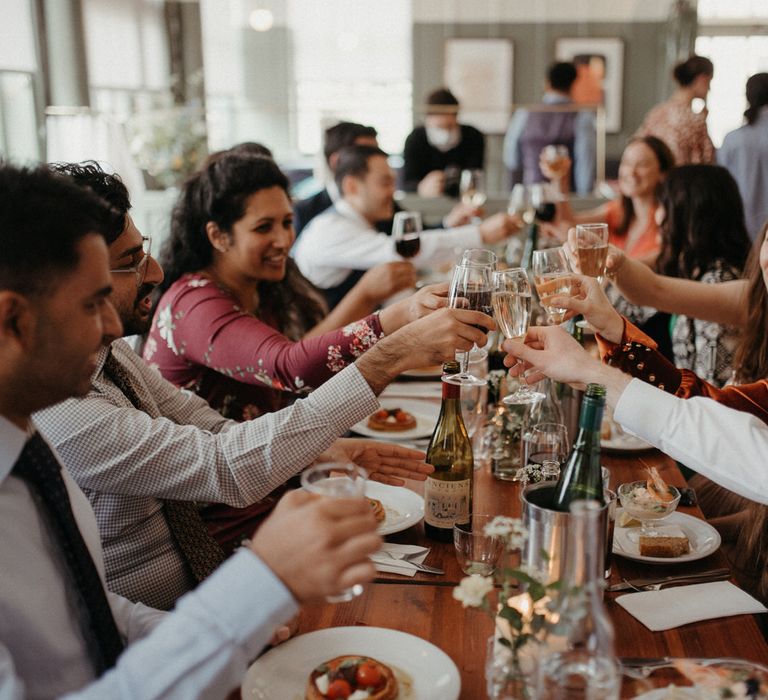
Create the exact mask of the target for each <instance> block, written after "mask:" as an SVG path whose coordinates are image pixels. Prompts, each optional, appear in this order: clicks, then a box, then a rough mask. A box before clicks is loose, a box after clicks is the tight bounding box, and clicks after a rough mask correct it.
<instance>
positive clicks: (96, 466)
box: [35, 340, 379, 609]
mask: <svg viewBox="0 0 768 700" xmlns="http://www.w3.org/2000/svg"><path fill="white" fill-rule="evenodd" d="M112 352H113V354H114V355H115V357H116V358H117V359H118V360H119V361H120V363H121V364H122V365H123V367H125V369H126V371H127V372H128V374H129V375H130V377H131V382H132V386H133V388H134V389H135V391H136V393H137V395H138V397H139V399H140V400H141V404H142V408H143V409H144V411H139V410H137V409H135V408H134V407H133V405H132V404H131V403H130V401H129V400H128V398H127V397H126V396H125V395H124V394H123V393H122V392H121V391H120V390H119V389H118V388H117V387H116V386H115V385H114V384H113V383H112V381H111V380H110V379H109V378H107V377H105V376H104V374H103V372H102V368H103V362H104V359H105V358H106V350H105V351H103V352H102V353H101V355H100V357H99V366H98V368H97V370H96V372H95V374H94V378H93V381H92V389H91V392H90V394H89V395H88V396H87V397H85V398H83V399H70V400H68V401H64V402H63V403H60V404H57V405H56V406H53V407H51V408H48V409H46V410H44V411H41V412H40V413H38V414H37V415H36V416H35V420H36V421H37V423H38V425H40V427H41V429H42V432H43V433H44V434H45V436H46V437H47V438H48V439H49V440H50V441H51V443H52V444H53V445H54V446H55V448H56V451H57V453H58V454H59V456H60V458H61V460H62V463H63V464H64V466H65V467H66V468H67V469H68V470H69V472H70V473H71V474H72V476H73V478H74V479H75V481H76V482H77V484H78V485H79V486H80V488H81V489H83V491H84V492H85V493H86V495H87V496H88V498H89V500H90V501H91V505H92V506H93V509H94V511H95V512H96V518H97V520H98V523H99V529H100V530H101V539H102V544H103V546H104V554H105V561H106V566H107V585H108V588H109V589H110V590H112V591H115V592H116V593H120V594H121V595H124V596H126V597H127V598H129V599H131V600H134V601H141V602H143V603H146V604H148V605H152V606H153V607H156V608H162V609H168V608H170V607H171V606H172V605H173V603H174V601H175V600H176V599H177V598H178V597H179V596H180V595H182V594H183V593H186V592H187V591H188V590H190V589H191V588H192V586H193V585H194V582H193V581H192V580H190V576H189V573H188V571H187V569H186V567H185V565H184V561H183V559H182V556H181V554H180V552H179V550H178V548H177V546H176V544H175V542H174V540H173V537H172V535H171V533H170V531H169V529H168V525H167V523H166V520H165V517H164V515H163V512H162V501H161V499H164V498H170V499H176V500H187V501H201V502H216V503H226V504H228V505H231V506H235V507H244V506H247V505H250V504H251V503H255V502H257V501H259V500H261V499H262V498H264V496H266V495H267V494H269V493H270V492H271V491H273V490H274V489H275V488H276V487H277V486H280V485H281V484H283V483H285V482H286V481H287V480H288V479H289V478H291V477H292V476H294V475H295V474H297V473H298V472H300V471H301V469H303V468H304V467H306V466H307V465H309V464H310V463H311V462H312V461H313V460H314V459H315V458H316V457H317V456H318V455H319V454H320V453H321V452H322V451H323V450H325V449H326V448H327V447H328V446H329V445H330V444H331V443H332V442H333V441H334V440H335V439H336V438H338V437H339V436H340V435H343V434H344V432H346V431H347V430H348V429H349V428H350V427H351V426H352V425H354V424H355V423H357V422H358V421H359V420H362V419H363V418H365V417H366V416H368V415H370V414H371V413H373V412H374V411H375V410H376V409H377V408H378V405H379V404H378V400H377V399H376V396H375V395H374V394H373V392H372V391H371V389H370V387H369V386H368V383H367V382H366V381H365V379H363V377H362V375H361V374H360V372H359V371H358V370H357V367H355V366H354V365H351V366H349V367H347V368H345V369H344V370H342V371H341V372H339V373H338V374H337V375H335V376H333V377H332V378H331V379H329V380H328V381H327V382H325V384H323V385H322V386H321V387H319V388H318V389H316V390H315V391H314V392H313V393H312V394H311V395H310V396H309V397H307V398H305V399H301V400H299V401H296V402H295V403H294V404H293V405H292V406H290V407H289V408H286V409H283V410H282V411H278V412H276V413H270V414H267V415H264V416H261V417H259V418H256V419H254V420H251V421H247V422H244V423H236V422H234V421H228V420H226V419H224V418H223V417H222V416H221V414H219V413H218V412H217V411H215V410H214V409H212V408H211V407H210V406H209V405H208V404H207V403H206V402H205V401H204V400H203V399H201V398H200V397H199V396H196V395H195V394H192V393H191V392H188V391H182V390H179V389H178V388H177V387H175V386H174V385H173V384H171V383H170V382H168V381H166V380H165V379H163V378H162V377H161V376H160V374H159V373H158V372H157V371H155V370H154V369H152V368H151V367H149V365H147V364H146V363H145V362H144V361H143V360H142V359H141V358H140V357H139V356H138V355H136V354H135V353H134V352H133V351H132V350H131V349H130V347H129V346H128V345H127V343H125V341H123V340H117V341H115V342H114V343H113V344H112Z"/></svg>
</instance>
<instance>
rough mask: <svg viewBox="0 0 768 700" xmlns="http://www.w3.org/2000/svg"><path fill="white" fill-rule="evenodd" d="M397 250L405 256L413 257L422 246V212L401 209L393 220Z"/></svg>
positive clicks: (393, 232) (393, 233)
mask: <svg viewBox="0 0 768 700" xmlns="http://www.w3.org/2000/svg"><path fill="white" fill-rule="evenodd" d="M392 238H394V240H395V250H396V251H397V254H398V255H399V256H401V257H403V258H412V257H414V256H416V255H418V254H419V249H420V248H421V214H419V212H417V211H399V212H397V213H396V214H395V218H394V220H393V222H392Z"/></svg>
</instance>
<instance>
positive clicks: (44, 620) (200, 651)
mask: <svg viewBox="0 0 768 700" xmlns="http://www.w3.org/2000/svg"><path fill="white" fill-rule="evenodd" d="M27 437H28V433H27V432H25V431H23V430H20V429H19V428H18V427H16V426H15V425H13V424H12V423H10V422H9V421H8V420H6V419H5V418H3V417H2V416H0V532H2V537H0V698H2V700H21V699H22V698H57V697H61V696H63V695H65V694H67V693H71V694H68V695H66V697H68V698H73V700H74V699H75V698H78V699H82V700H85V699H86V698H93V700H96V699H97V698H98V699H99V700H103V699H104V698H110V700H111V699H113V698H115V699H119V698H136V699H139V698H141V700H154V699H155V698H179V699H182V698H183V699H184V700H186V699H187V698H199V697H223V696H224V695H225V694H226V693H227V692H228V691H229V690H231V689H232V688H233V687H235V686H236V685H237V683H238V682H239V681H240V679H241V677H242V675H243V673H244V672H245V669H246V667H247V664H248V662H249V660H250V659H252V658H254V657H255V656H256V654H258V652H259V650H260V649H261V648H262V647H263V646H264V645H265V644H266V643H267V641H268V640H269V638H270V637H271V635H272V632H273V631H274V628H275V627H276V626H277V625H279V624H281V623H282V622H285V620H287V619H289V618H290V617H291V616H292V615H294V614H295V613H296V611H297V606H296V603H295V601H294V600H293V598H292V596H291V595H290V593H289V591H288V590H287V589H286V588H285V586H284V585H283V584H282V583H281V582H280V581H279V580H278V579H277V577H275V575H274V574H273V573H272V572H271V570H270V569H269V568H268V567H267V566H266V565H265V564H264V563H263V562H262V561H261V560H259V559H258V557H256V555H254V554H253V553H252V552H250V551H249V550H243V551H242V552H239V553H238V554H237V555H235V556H234V557H232V558H231V559H230V560H229V561H228V562H225V563H224V565H222V567H221V568H220V569H219V570H218V571H217V572H216V573H215V574H214V575H213V576H212V577H211V578H209V579H208V580H207V581H206V582H204V583H203V584H202V585H201V586H200V587H199V588H197V590H195V591H194V592H193V593H190V594H188V595H187V596H185V597H184V598H183V599H181V600H180V601H179V604H178V606H177V610H176V612H174V613H172V614H168V613H163V612H160V611H159V610H153V609H151V608H147V607H146V606H144V605H141V604H134V603H131V602H129V601H128V600H126V599H125V598H121V597H120V596H117V595H114V594H112V593H108V599H109V603H110V606H111V608H112V613H113V615H114V617H115V622H116V623H117V627H118V630H119V631H120V634H121V635H122V637H123V639H124V640H125V641H126V642H127V643H128V644H130V646H129V648H128V649H127V650H126V651H125V652H123V654H122V655H121V656H120V659H119V660H118V663H117V665H116V666H115V668H113V669H112V670H110V671H108V672H107V673H105V674H104V675H103V676H102V678H101V679H99V680H96V679H95V678H94V669H93V667H92V665H91V661H90V657H89V655H88V649H87V646H86V643H85V640H84V639H83V636H82V632H81V627H80V623H79V621H78V617H77V615H78V613H77V609H76V604H75V602H74V601H75V597H74V596H75V592H74V588H73V584H72V581H71V579H70V577H69V576H68V575H67V573H66V563H65V561H64V557H63V556H61V554H60V552H59V549H58V546H57V544H56V542H55V539H54V537H53V536H52V534H51V533H50V531H49V529H48V526H47V524H46V521H45V517H44V516H43V515H42V514H41V512H40V511H39V510H38V506H37V504H36V501H35V498H34V497H33V495H32V494H31V493H30V491H29V488H28V487H27V484H26V483H25V482H24V481H23V480H21V479H18V478H16V477H15V476H12V475H11V469H12V468H13V465H14V463H15V462H16V460H17V459H18V456H19V454H20V453H21V451H22V449H23V447H24V443H25V442H26V440H27ZM62 477H63V479H64V483H65V485H66V487H67V491H68V493H69V497H70V501H71V503H72V510H73V513H74V516H75V519H76V520H77V523H78V526H79V528H80V532H81V533H82V535H83V539H84V540H85V543H86V545H87V546H88V549H89V551H90V553H91V556H92V557H93V560H94V563H95V565H96V568H97V570H98V571H99V574H100V575H101V576H102V578H103V577H104V561H103V558H102V554H101V545H100V542H99V531H98V528H97V525H96V519H95V517H94V514H93V511H92V510H91V507H90V505H89V503H88V500H87V499H86V498H85V496H84V495H83V493H82V492H81V491H80V489H79V488H78V487H77V485H76V484H75V483H74V481H73V480H72V479H71V477H70V476H69V475H68V474H67V471H66V469H63V470H62ZM150 631H151V634H149V632H150ZM141 638H143V639H141ZM139 639H141V641H138V642H137V643H136V644H133V643H132V642H135V641H136V640H139Z"/></svg>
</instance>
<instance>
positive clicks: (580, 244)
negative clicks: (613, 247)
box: [576, 224, 608, 284]
mask: <svg viewBox="0 0 768 700" xmlns="http://www.w3.org/2000/svg"><path fill="white" fill-rule="evenodd" d="M576 251H577V254H578V257H579V267H580V268H581V274H583V275H588V276H589V277H596V278H597V280H598V282H600V283H601V284H602V282H603V280H604V279H605V263H606V261H607V259H608V224H579V225H578V226H576Z"/></svg>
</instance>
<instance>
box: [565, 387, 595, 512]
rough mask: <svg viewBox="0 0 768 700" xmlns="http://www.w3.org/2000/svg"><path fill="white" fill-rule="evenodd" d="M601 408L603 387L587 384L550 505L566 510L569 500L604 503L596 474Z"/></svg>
mask: <svg viewBox="0 0 768 700" xmlns="http://www.w3.org/2000/svg"><path fill="white" fill-rule="evenodd" d="M604 408H605V387H604V386H603V385H602V384H590V385H588V386H587V391H586V393H585V394H584V399H583V400H582V402H581V413H580V414H579V432H578V435H577V436H576V441H575V442H574V443H573V448H572V450H571V454H570V456H569V457H568V461H567V462H566V463H565V466H564V467H563V468H562V470H561V472H560V479H559V480H558V482H557V486H556V487H555V496H554V500H553V503H552V507H553V508H554V509H555V510H561V511H565V512H567V511H568V510H569V508H570V505H571V502H572V501H578V500H594V501H599V502H600V503H601V504H604V503H605V497H604V496H603V479H602V474H601V473H600V422H601V421H602V420H603V409H604Z"/></svg>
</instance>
